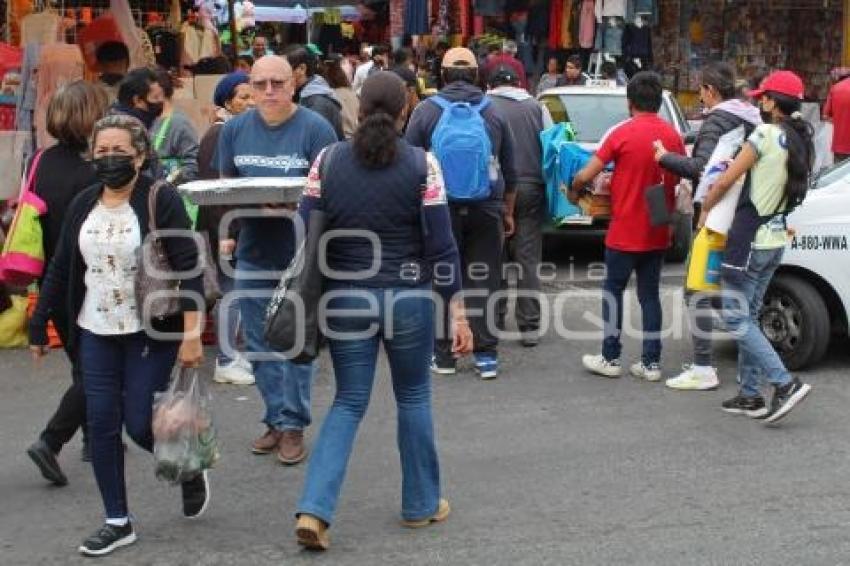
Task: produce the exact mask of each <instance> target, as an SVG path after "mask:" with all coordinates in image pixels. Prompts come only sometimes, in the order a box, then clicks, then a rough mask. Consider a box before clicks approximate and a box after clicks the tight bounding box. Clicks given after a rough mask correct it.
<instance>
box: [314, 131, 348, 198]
mask: <svg viewBox="0 0 850 566" xmlns="http://www.w3.org/2000/svg"><path fill="white" fill-rule="evenodd" d="M344 143H346V142H334V143H332V144H331V145H329V146H328V147H327V149H325V153H324V154H323V155H322V162H321V163H319V181H321V180H322V179H325V178H327V171H328V168H330V166H331V165H330V163H331V157H333V155H334V154H335V153H336V151H337V150H338V149H339V147H338V146H340V145H341V144H344ZM327 196H328V192H327V186H323V187H322V196H321V198H319V208H320V209H322V210H324V208H325V199H326V198H327Z"/></svg>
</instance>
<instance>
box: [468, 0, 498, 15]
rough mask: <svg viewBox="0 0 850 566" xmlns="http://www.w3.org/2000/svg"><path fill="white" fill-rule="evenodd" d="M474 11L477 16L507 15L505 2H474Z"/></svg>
mask: <svg viewBox="0 0 850 566" xmlns="http://www.w3.org/2000/svg"><path fill="white" fill-rule="evenodd" d="M472 6H473V9H474V10H475V14H476V15H477V16H493V17H495V16H502V15H504V13H505V0H474V2H473V4H472Z"/></svg>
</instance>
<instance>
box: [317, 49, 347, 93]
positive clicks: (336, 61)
mask: <svg viewBox="0 0 850 566" xmlns="http://www.w3.org/2000/svg"><path fill="white" fill-rule="evenodd" d="M322 74H323V76H324V77H325V80H326V81H328V85H329V86H330V87H331V88H346V87H350V86H351V81H349V80H348V75H346V74H345V71H343V70H342V57H340V56H339V55H333V56H331V58H330V59H328V60H327V61H325V65H324V71H323V73H322Z"/></svg>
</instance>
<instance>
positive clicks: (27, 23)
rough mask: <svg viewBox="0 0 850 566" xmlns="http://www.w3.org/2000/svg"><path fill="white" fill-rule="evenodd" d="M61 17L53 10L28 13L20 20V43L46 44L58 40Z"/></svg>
mask: <svg viewBox="0 0 850 566" xmlns="http://www.w3.org/2000/svg"><path fill="white" fill-rule="evenodd" d="M61 23H62V18H60V17H59V15H58V14H56V13H55V12H38V13H35V14H29V15H27V16H26V17H24V19H23V20H22V21H21V45H27V44H29V43H38V44H40V45H46V44H48V43H56V42H57V41H59V30H60V24H61Z"/></svg>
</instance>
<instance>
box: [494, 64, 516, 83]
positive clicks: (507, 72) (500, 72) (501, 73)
mask: <svg viewBox="0 0 850 566" xmlns="http://www.w3.org/2000/svg"><path fill="white" fill-rule="evenodd" d="M487 84H489V85H490V86H492V87H496V86H504V85H516V84H519V75H517V73H516V71H514V70H513V69H512V68H510V67H508V66H506V65H500V66H499V67H497V68H496V69H494V70H493V72H491V73H490V77H489V79H488V80H487Z"/></svg>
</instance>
